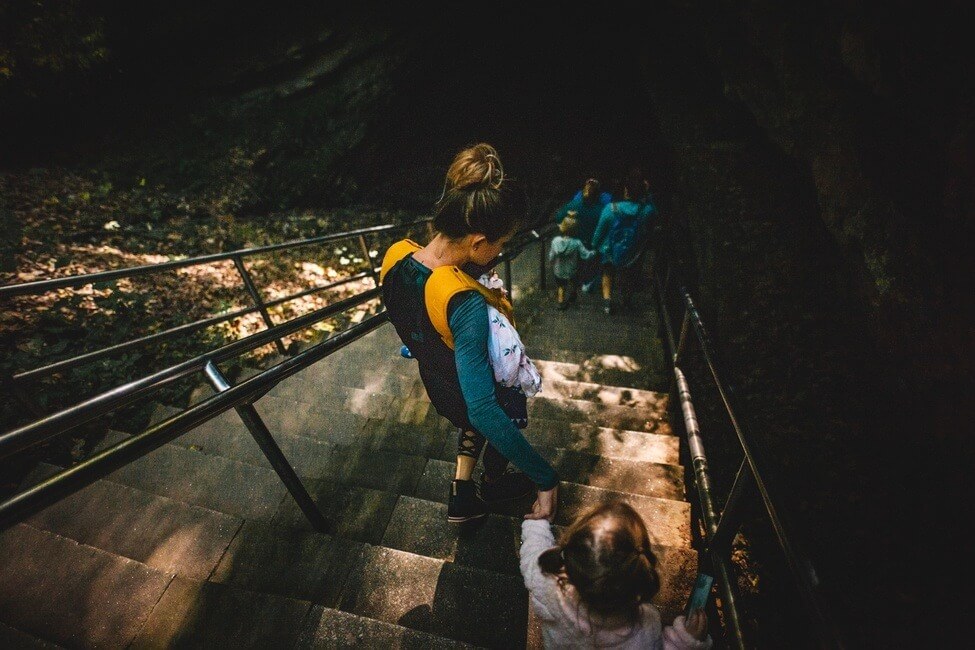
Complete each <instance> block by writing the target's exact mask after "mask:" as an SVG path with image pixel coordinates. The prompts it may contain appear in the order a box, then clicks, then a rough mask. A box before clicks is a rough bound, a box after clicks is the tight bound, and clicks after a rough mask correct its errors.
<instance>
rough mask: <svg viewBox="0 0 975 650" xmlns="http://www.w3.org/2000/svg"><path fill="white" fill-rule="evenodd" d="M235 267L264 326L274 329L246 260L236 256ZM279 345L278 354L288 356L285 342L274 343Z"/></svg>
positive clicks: (277, 341)
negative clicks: (245, 263)
mask: <svg viewBox="0 0 975 650" xmlns="http://www.w3.org/2000/svg"><path fill="white" fill-rule="evenodd" d="M233 259H234V266H236V267H237V272H238V273H239V274H240V278H241V279H242V280H243V281H244V286H245V287H247V292H248V293H249V294H250V295H251V300H253V301H254V305H255V306H256V307H257V309H258V311H259V312H260V313H261V318H263V319H264V324H265V325H266V326H267V328H268V329H271V328H272V327H274V322H273V321H271V314H269V313H268V311H267V307H266V306H265V305H264V299H263V298H261V294H260V293H259V292H258V291H257V287H256V286H254V281H253V280H251V275H250V273H248V272H247V267H246V266H244V258H242V257H241V256H240V255H234V258H233ZM274 343H275V344H276V345H277V348H278V352H280V353H281V356H286V355H287V354H288V351H287V350H286V349H285V347H284V342H283V341H282V340H281V339H277V340H276V341H275V342H274Z"/></svg>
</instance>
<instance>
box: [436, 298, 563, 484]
mask: <svg viewBox="0 0 975 650" xmlns="http://www.w3.org/2000/svg"><path fill="white" fill-rule="evenodd" d="M448 312H449V313H450V316H449V318H448V324H449V325H450V332H451V334H453V336H454V357H455V361H456V365H457V377H458V379H459V380H460V388H461V392H462V393H463V395H464V402H465V403H466V405H467V417H468V419H469V420H470V422H471V424H473V425H474V428H475V429H477V431H478V432H480V433H481V434H482V435H483V436H484V437H485V438H487V440H488V441H489V442H490V443H491V444H492V445H494V447H495V449H497V450H498V451H499V452H501V453H502V454H503V455H504V456H505V458H507V459H508V460H510V461H511V462H512V463H513V464H514V465H515V467H517V468H518V469H520V470H521V471H523V472H524V473H525V474H526V475H527V476H528V478H530V479H531V480H532V481H533V482H534V483H535V484H536V485H537V486H538V489H540V490H550V489H552V488H554V487H555V486H556V485H558V483H559V477H558V475H557V473H556V472H555V469H554V468H553V467H552V466H551V465H550V464H549V463H548V461H546V460H545V459H544V458H542V456H541V455H540V454H539V453H538V452H537V451H535V448H534V447H532V446H531V445H530V444H529V443H528V441H527V440H525V437H524V436H523V435H522V433H521V430H519V429H518V427H516V426H515V424H514V423H513V422H512V421H511V419H510V418H509V417H508V416H507V415H506V414H505V412H504V410H503V409H502V408H501V406H500V405H499V404H498V400H497V398H496V397H495V393H494V372H493V371H492V369H491V364H490V360H489V358H488V346H487V343H488V315H487V302H486V301H485V300H484V296H482V295H481V294H479V293H477V292H476V291H471V292H465V293H463V294H460V295H458V296H456V297H455V298H454V299H453V300H451V302H450V309H448Z"/></svg>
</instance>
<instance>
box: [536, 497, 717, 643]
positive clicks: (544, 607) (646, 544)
mask: <svg viewBox="0 0 975 650" xmlns="http://www.w3.org/2000/svg"><path fill="white" fill-rule="evenodd" d="M656 566H657V558H656V557H655V556H654V554H653V551H652V550H651V549H650V537H649V535H648V534H647V528H646V525H645V524H644V522H643V519H642V518H641V517H640V515H639V514H638V513H637V512H636V511H635V510H634V509H633V508H632V507H631V506H630V505H629V504H627V503H623V502H612V503H605V504H602V505H599V506H596V507H595V508H593V509H591V510H589V511H588V512H587V513H585V514H583V515H582V516H580V517H579V518H578V519H576V520H575V522H574V523H573V524H572V525H571V526H569V528H568V529H567V530H566V531H565V534H564V535H563V538H562V540H561V543H560V544H558V545H556V544H555V538H554V536H553V535H552V529H551V526H550V525H549V522H548V521H546V520H534V521H525V522H523V523H522V541H521V573H522V576H523V577H524V579H525V586H526V587H527V588H528V590H529V592H530V593H531V599H530V602H531V607H532V609H533V610H534V612H535V614H536V615H537V616H538V618H539V620H540V621H541V627H542V636H543V638H544V643H545V648H547V649H549V650H551V649H552V648H621V649H622V648H666V649H674V650H677V649H686V650H706V649H707V648H710V647H711V643H712V641H711V637H710V636H708V634H707V618H706V616H705V615H704V612H703V611H702V610H694V611H693V612H691V614H690V616H689V617H688V619H685V618H684V616H678V617H677V619H676V620H675V621H674V624H673V625H668V626H666V627H664V626H663V625H662V624H661V621H660V612H659V611H657V608H656V607H654V606H653V605H652V604H651V602H650V601H651V599H652V598H653V597H654V595H656V593H657V591H658V590H659V589H660V580H659V578H658V577H657V569H656Z"/></svg>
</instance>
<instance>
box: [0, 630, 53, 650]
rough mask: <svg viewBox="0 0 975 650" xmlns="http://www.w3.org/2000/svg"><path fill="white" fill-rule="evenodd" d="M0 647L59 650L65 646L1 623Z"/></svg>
mask: <svg viewBox="0 0 975 650" xmlns="http://www.w3.org/2000/svg"><path fill="white" fill-rule="evenodd" d="M0 648H10V649H11V650H59V649H62V648H64V646H61V645H58V644H56V643H51V642H50V641H45V640H43V639H38V638H37V637H36V636H32V635H30V634H27V633H26V632H22V631H21V630H16V629H14V628H12V627H10V626H8V625H4V624H3V623H0Z"/></svg>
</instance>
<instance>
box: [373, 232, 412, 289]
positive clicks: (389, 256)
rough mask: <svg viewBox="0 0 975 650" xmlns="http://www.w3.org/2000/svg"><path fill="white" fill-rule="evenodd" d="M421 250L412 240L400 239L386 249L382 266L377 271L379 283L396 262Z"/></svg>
mask: <svg viewBox="0 0 975 650" xmlns="http://www.w3.org/2000/svg"><path fill="white" fill-rule="evenodd" d="M421 248H423V247H422V246H420V245H419V244H417V243H416V242H415V241H413V240H412V239H401V240H399V241H398V242H396V243H395V244H393V245H392V246H390V247H389V248H387V249H386V254H385V255H383V266H382V269H381V270H380V271H379V281H380V282H382V281H383V278H385V277H386V273H387V272H389V270H390V269H391V268H393V267H394V266H396V264H397V262H399V261H400V260H401V259H403V258H404V257H406V256H407V255H409V254H410V253H415V252H417V251H418V250H420V249H421Z"/></svg>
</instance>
